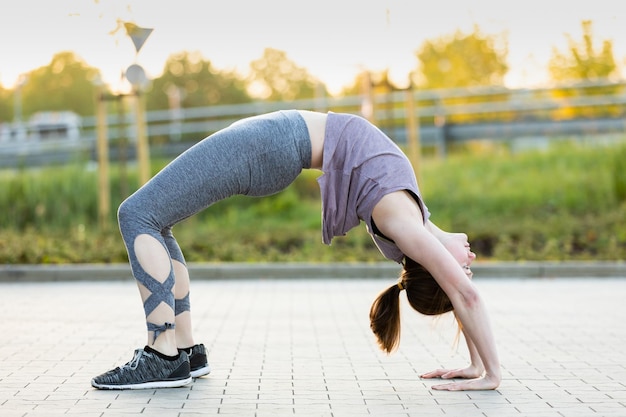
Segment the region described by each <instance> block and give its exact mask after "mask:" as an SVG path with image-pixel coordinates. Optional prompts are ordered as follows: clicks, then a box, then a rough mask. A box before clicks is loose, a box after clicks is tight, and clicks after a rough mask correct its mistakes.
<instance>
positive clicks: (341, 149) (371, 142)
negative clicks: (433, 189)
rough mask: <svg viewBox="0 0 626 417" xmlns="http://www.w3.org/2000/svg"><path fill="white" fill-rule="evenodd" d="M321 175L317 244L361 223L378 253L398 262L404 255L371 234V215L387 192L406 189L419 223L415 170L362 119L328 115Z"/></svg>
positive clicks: (420, 199)
mask: <svg viewBox="0 0 626 417" xmlns="http://www.w3.org/2000/svg"><path fill="white" fill-rule="evenodd" d="M322 171H323V175H322V176H320V177H319V178H318V179H317V181H318V183H319V186H320V191H321V196H322V240H323V242H324V243H325V244H327V245H330V243H331V241H332V239H333V237H335V236H343V235H345V234H346V233H347V232H348V230H350V229H352V228H353V227H355V226H358V224H359V223H360V221H361V220H363V221H364V222H365V225H366V227H367V231H368V233H369V234H370V236H372V239H373V240H374V243H375V244H376V246H377V247H378V249H379V250H380V252H381V253H382V254H383V255H384V256H385V257H386V258H388V259H391V260H394V261H396V262H398V263H401V262H402V260H403V258H404V254H403V253H402V252H401V251H400V249H399V248H398V247H397V246H396V245H395V244H394V243H393V242H391V241H390V240H388V239H385V238H383V237H381V236H378V235H377V234H375V229H374V227H373V225H372V211H373V210H374V206H375V205H376V204H377V203H378V202H379V201H380V199H381V198H382V197H383V196H384V195H386V194H389V193H391V192H394V191H400V190H408V191H410V192H411V193H412V194H413V195H414V197H415V198H416V200H417V202H418V204H419V205H420V208H421V210H422V213H423V215H424V221H426V220H428V217H429V216H430V213H429V212H428V209H427V208H426V206H425V205H424V203H423V202H422V198H421V195H420V192H419V189H418V187H417V181H416V179H415V172H414V171H413V167H412V166H411V163H410V162H409V160H408V159H407V157H406V155H404V153H403V152H402V151H401V150H400V148H398V146H397V145H396V144H395V143H394V142H393V141H392V140H391V139H389V138H388V137H387V136H386V135H385V134H384V133H383V132H382V131H380V130H379V129H378V128H377V127H376V126H374V125H372V124H371V123H370V122H368V121H367V120H365V119H363V118H362V117H359V116H355V115H350V114H338V113H332V112H329V113H328V119H327V121H326V132H325V136H324V160H323V163H322Z"/></svg>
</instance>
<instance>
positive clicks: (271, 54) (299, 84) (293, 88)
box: [248, 48, 327, 101]
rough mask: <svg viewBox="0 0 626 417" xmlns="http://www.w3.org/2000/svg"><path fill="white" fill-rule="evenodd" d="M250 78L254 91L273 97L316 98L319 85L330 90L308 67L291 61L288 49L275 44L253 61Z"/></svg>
mask: <svg viewBox="0 0 626 417" xmlns="http://www.w3.org/2000/svg"><path fill="white" fill-rule="evenodd" d="M248 81H249V91H250V92H251V94H252V95H254V96H256V97H259V98H262V99H264V100H270V101H281V100H285V101H290V100H295V99H301V98H314V97H315V96H316V94H318V91H319V89H320V87H321V89H322V93H323V94H327V91H326V86H324V85H323V84H321V82H320V81H318V80H317V79H316V78H315V77H313V76H312V75H311V74H309V72H308V71H307V70H306V69H305V68H301V67H299V66H298V65H297V64H295V63H294V62H293V61H291V60H290V59H289V58H288V57H287V54H286V53H285V52H283V51H279V50H277V49H272V48H267V49H265V51H264V52H263V56H262V57H261V58H259V59H257V60H256V61H252V62H251V63H250V77H249V80H248Z"/></svg>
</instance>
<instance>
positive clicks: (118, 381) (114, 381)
mask: <svg viewBox="0 0 626 417" xmlns="http://www.w3.org/2000/svg"><path fill="white" fill-rule="evenodd" d="M189 370H190V368H189V357H188V356H187V354H186V353H185V352H181V353H180V355H179V358H178V359H176V360H174V361H170V360H167V359H164V358H162V357H160V356H159V355H158V354H157V353H156V351H154V350H152V349H150V348H148V347H146V348H144V349H137V350H135V356H134V357H133V359H132V360H131V361H130V362H128V363H127V364H126V365H124V366H122V367H118V368H115V369H112V370H110V371H108V372H105V373H103V374H102V375H99V376H97V377H95V378H94V379H92V380H91V385H92V386H93V387H94V388H98V389H120V390H121V389H142V388H174V387H182V386H183V385H187V384H189V383H190V382H191V381H192V379H191V374H190V373H189Z"/></svg>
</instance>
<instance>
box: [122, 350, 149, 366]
mask: <svg viewBox="0 0 626 417" xmlns="http://www.w3.org/2000/svg"><path fill="white" fill-rule="evenodd" d="M145 354H146V352H145V351H144V350H143V349H137V350H136V351H135V356H133V359H131V361H130V362H128V363H127V364H126V365H124V366H123V367H122V368H121V370H122V371H125V370H126V369H130V370H131V371H134V370H135V369H137V367H138V366H139V361H141V357H142V356H143V355H145Z"/></svg>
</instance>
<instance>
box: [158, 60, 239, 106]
mask: <svg viewBox="0 0 626 417" xmlns="http://www.w3.org/2000/svg"><path fill="white" fill-rule="evenodd" d="M173 95H177V96H178V98H179V99H180V106H181V107H183V108H190V107H202V106H209V105H214V104H234V103H245V102H248V101H250V97H249V96H248V94H247V92H246V88H245V81H244V80H243V79H242V78H240V77H239V76H237V75H236V74H235V73H231V72H225V71H224V72H221V71H218V70H216V69H215V68H213V66H212V65H211V62H210V61H207V60H205V59H203V58H202V56H201V55H200V54H199V53H190V52H180V53H177V54H173V55H171V56H170V57H169V58H168V60H167V61H166V63H165V66H164V69H163V74H162V75H161V76H160V77H159V78H157V79H155V80H154V81H153V83H152V88H151V90H150V91H149V92H148V96H147V97H148V98H147V107H148V109H150V110H164V109H168V108H169V107H170V98H171V97H172V96H173Z"/></svg>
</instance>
